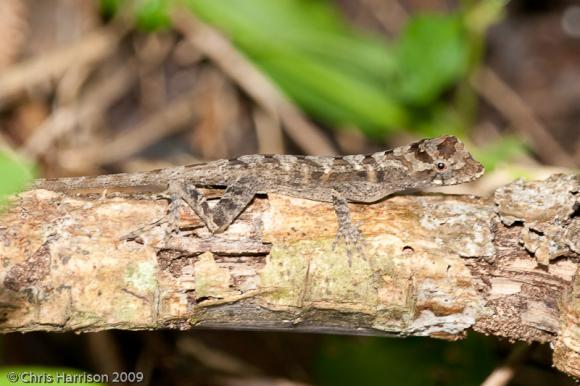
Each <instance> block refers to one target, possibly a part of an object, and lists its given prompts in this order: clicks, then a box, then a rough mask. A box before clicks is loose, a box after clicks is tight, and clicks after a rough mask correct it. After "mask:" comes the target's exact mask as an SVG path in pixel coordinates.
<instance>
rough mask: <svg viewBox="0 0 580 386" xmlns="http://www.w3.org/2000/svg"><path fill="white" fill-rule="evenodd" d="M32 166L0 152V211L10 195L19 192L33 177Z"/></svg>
mask: <svg viewBox="0 0 580 386" xmlns="http://www.w3.org/2000/svg"><path fill="white" fill-rule="evenodd" d="M34 174H35V173H34V169H33V167H32V165H30V164H28V163H27V162H25V161H23V160H22V159H19V158H18V157H16V156H15V155H12V154H8V153H6V152H2V151H1V150H0V176H2V182H1V183H0V209H1V208H2V206H4V204H5V203H6V202H5V201H6V198H7V197H8V196H10V195H11V194H14V193H17V192H20V191H21V190H22V189H23V188H24V187H25V186H26V184H27V183H28V182H29V181H31V180H32V178H33V177H34Z"/></svg>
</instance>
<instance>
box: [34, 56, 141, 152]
mask: <svg viewBox="0 0 580 386" xmlns="http://www.w3.org/2000/svg"><path fill="white" fill-rule="evenodd" d="M135 75H136V74H135V71H134V69H133V66H132V65H131V64H130V63H125V65H123V66H119V67H118V69H117V70H116V71H115V72H114V73H112V74H110V75H109V76H107V77H106V78H105V79H104V80H103V81H102V82H100V83H96V85H95V86H94V88H93V89H92V90H90V91H89V92H87V93H86V94H85V96H84V97H83V98H82V99H81V100H80V101H78V102H77V103H74V104H73V105H71V106H68V107H62V108H60V109H57V110H56V111H54V112H53V113H52V114H51V115H50V116H49V117H48V118H47V119H46V120H45V122H44V123H43V124H42V125H41V126H40V127H39V128H38V129H37V130H36V132H35V133H34V135H32V137H30V139H29V140H28V141H27V142H26V144H25V145H24V148H23V152H24V153H25V154H27V155H28V156H30V157H38V156H40V155H42V154H44V153H46V152H47V151H48V150H49V149H50V148H51V147H52V145H53V144H54V142H55V141H56V140H57V139H58V138H61V137H62V136H64V135H65V134H67V133H69V132H71V131H73V130H74V129H75V128H76V127H77V126H78V124H79V123H80V122H87V121H92V120H94V119H95V118H96V117H100V116H101V115H102V114H103V112H104V111H105V109H106V108H108V107H109V106H110V105H111V103H113V102H114V101H115V100H116V99H118V98H119V97H120V96H121V94H122V93H123V92H125V91H126V90H127V88H128V87H129V85H130V84H131V83H132V82H134V81H135Z"/></svg>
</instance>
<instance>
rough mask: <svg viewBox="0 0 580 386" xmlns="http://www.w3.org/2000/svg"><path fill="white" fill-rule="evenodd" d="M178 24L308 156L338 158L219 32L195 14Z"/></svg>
mask: <svg viewBox="0 0 580 386" xmlns="http://www.w3.org/2000/svg"><path fill="white" fill-rule="evenodd" d="M174 24H175V26H176V28H177V29H179V30H180V31H181V32H182V33H183V34H184V35H185V36H186V37H187V38H188V39H189V40H190V41H191V43H192V44H193V45H194V46H195V47H196V48H197V49H198V50H199V51H200V52H202V53H203V54H205V55H206V56H207V57H208V58H210V59H211V60H212V61H213V62H214V63H216V64H217V65H218V66H219V67H220V68H221V69H222V71H224V72H225V73H226V74H227V75H228V76H229V77H230V78H232V79H233V80H234V81H235V82H236V83H237V84H238V85H239V86H240V87H241V88H242V89H243V90H244V91H245V92H246V93H247V94H248V95H249V96H251V97H252V98H253V99H254V100H255V101H256V103H258V104H259V105H260V106H261V107H262V108H263V109H264V110H265V111H266V112H268V113H269V114H271V115H272V116H275V117H279V119H280V121H281V122H282V123H283V124H284V126H283V127H284V129H285V130H286V132H287V133H288V136H289V137H290V138H291V139H292V140H293V141H294V142H296V144H297V145H298V146H300V147H301V148H302V149H303V150H304V151H305V152H306V153H308V154H315V155H321V154H335V153H336V149H335V148H334V146H333V145H332V144H331V142H330V141H329V140H328V139H327V138H326V137H325V136H324V135H323V134H322V133H321V132H320V129H319V128H317V127H316V126H315V125H314V124H312V123H311V122H309V121H308V120H307V119H306V118H305V116H304V115H303V114H302V112H301V111H300V110H299V109H298V108H297V107H296V106H295V105H294V104H293V103H292V102H290V101H289V100H288V98H286V96H285V95H284V94H283V93H282V92H281V91H280V90H279V89H278V88H277V87H276V86H275V85H274V84H273V83H272V82H271V81H270V80H269V79H268V78H267V77H266V76H264V74H263V73H262V72H260V70H258V69H257V68H256V67H255V66H254V65H253V64H252V63H251V62H250V61H248V60H247V59H246V58H245V57H243V56H242V55H241V54H240V53H239V52H238V51H237V50H236V49H235V48H234V47H233V46H232V45H231V43H230V42H229V41H228V40H227V39H226V38H224V37H223V36H222V35H221V34H220V33H218V32H217V31H216V30H215V29H213V28H211V27H209V26H207V25H205V24H203V23H202V22H201V21H199V20H197V19H196V18H195V17H194V16H193V15H192V14H191V12H182V13H180V14H178V15H177V14H176V15H175V16H174Z"/></svg>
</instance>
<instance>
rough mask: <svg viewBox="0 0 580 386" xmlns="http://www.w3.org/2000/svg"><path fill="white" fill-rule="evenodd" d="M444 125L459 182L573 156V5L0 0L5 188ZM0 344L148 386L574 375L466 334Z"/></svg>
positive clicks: (576, 49) (27, 358)
mask: <svg viewBox="0 0 580 386" xmlns="http://www.w3.org/2000/svg"><path fill="white" fill-rule="evenodd" d="M440 134H454V135H457V136H459V137H461V138H462V139H464V140H465V141H466V142H467V143H468V146H469V148H470V149H471V150H473V153H474V154H475V156H476V158H477V159H479V160H481V161H482V162H483V163H484V164H485V166H486V168H487V174H486V176H485V177H484V178H483V179H482V180H480V181H478V182H477V183H474V184H472V185H470V186H466V187H465V186H462V187H458V188H455V189H456V190H455V191H462V192H465V191H468V192H471V193H475V194H479V195H485V194H487V193H489V192H490V191H491V190H493V189H494V188H495V187H497V186H499V185H501V184H504V183H507V182H509V181H512V180H513V179H515V178H519V177H524V178H543V177H546V176H548V175H550V174H552V173H554V172H558V171H569V170H577V168H578V166H579V165H580V2H579V1H549V2H548V1H539V0H519V1H511V2H508V1H501V0H479V1H478V0H463V1H444V0H424V1H419V0H337V1H323V0H244V1H233V0H188V1H185V0H184V1H175V0H140V1H137V0H135V1H129V0H126V1H123V0H102V1H88V0H85V1H78V0H76V1H75V0H43V1H33V0H26V1H23V0H0V176H1V180H0V196H2V195H6V194H8V193H11V192H15V191H18V190H19V189H22V188H23V187H24V186H25V184H26V182H27V180H28V179H30V178H31V177H30V175H41V176H46V177H48V176H50V177H57V176H65V175H66V176H70V175H89V174H103V173H110V172H121V171H137V170H148V169H156V168H159V167H166V166H171V165H181V164H189V163H195V162H199V161H203V160H212V159H219V158H231V157H235V156H238V155H241V154H249V153H296V154H331V153H334V154H348V153H366V152H372V151H377V150H380V149H385V148H390V147H393V146H397V145H400V144H404V143H407V142H409V141H410V140H412V139H415V138H420V137H431V136H436V135H440ZM24 171H30V172H31V173H30V175H29V176H28V177H27V173H24ZM448 191H449V189H448ZM0 350H1V353H0V366H3V367H4V368H6V366H10V367H12V368H23V367H24V366H42V367H46V366H49V367H52V368H53V369H54V368H56V369H59V368H71V369H77V370H82V371H89V372H94V373H110V372H111V371H114V370H126V371H142V372H143V373H144V374H145V375H146V380H145V382H143V383H142V384H151V385H165V384H167V385H192V384H195V385H299V384H317V385H318V384H320V385H387V384H393V385H478V384H482V383H483V382H484V380H485V379H486V378H487V377H488V376H489V375H490V374H491V373H492V372H493V371H494V369H495V368H497V366H500V365H502V364H503V363H505V362H506V361H509V362H510V363H513V364H514V368H515V369H516V371H515V372H514V374H513V375H512V376H511V378H509V380H508V382H509V383H508V384H509V385H572V384H575V383H574V382H573V380H572V379H570V378H567V377H566V376H565V375H562V374H560V373H558V372H557V371H555V370H553V369H552V368H551V365H550V363H551V352H550V349H549V347H547V346H545V345H544V346H542V345H531V346H528V345H526V344H521V343H520V344H512V343H509V342H504V341H500V340H499V339H497V338H494V337H484V336H480V335H477V334H473V335H470V336H469V337H468V338H467V339H465V340H463V341H459V342H445V341H440V340H434V339H428V338H409V339H385V338H362V337H342V336H321V335H314V334H311V335H304V334H283V333H259V332H231V331H228V332H226V331H198V330H196V331H191V332H175V331H161V332H120V331H119V332H110V331H109V332H103V333H95V334H85V335H80V336H78V335H74V334H44V333H29V334H25V335H21V334H9V335H4V336H2V337H0ZM0 382H3V381H0ZM488 385H492V384H491V383H490V384H488ZM493 385H497V386H499V385H500V384H498V383H493Z"/></svg>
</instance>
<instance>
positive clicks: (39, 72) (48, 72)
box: [0, 28, 119, 106]
mask: <svg viewBox="0 0 580 386" xmlns="http://www.w3.org/2000/svg"><path fill="white" fill-rule="evenodd" d="M118 41H119V34H118V33H117V32H116V31H114V30H112V29H111V28H103V29H99V30H97V31H94V32H92V33H90V34H88V35H87V36H85V37H84V38H82V39H80V40H79V41H77V42H76V43H73V44H71V45H69V46H66V47H63V48H61V49H57V50H54V51H52V52H51V53H49V54H46V55H40V56H38V57H34V58H32V59H30V60H28V61H27V62H24V63H16V64H14V65H13V66H12V67H10V68H8V69H6V70H3V71H2V72H1V73H0V106H1V105H3V104H5V103H6V102H8V101H9V100H10V99H12V98H14V97H16V96H17V95H19V94H22V93H24V92H25V91H26V90H27V89H30V88H33V87H36V86H38V85H40V84H43V83H46V82H49V81H51V80H53V79H55V78H57V77H59V76H61V75H62V74H63V73H64V72H65V71H67V70H68V69H69V68H71V66H75V67H76V66H84V65H87V64H91V63H95V62H98V61H100V60H102V59H103V58H105V57H107V56H109V55H110V53H111V52H112V51H113V50H114V49H115V47H116V46H117V43H118Z"/></svg>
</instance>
